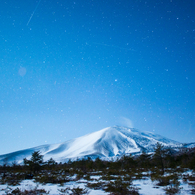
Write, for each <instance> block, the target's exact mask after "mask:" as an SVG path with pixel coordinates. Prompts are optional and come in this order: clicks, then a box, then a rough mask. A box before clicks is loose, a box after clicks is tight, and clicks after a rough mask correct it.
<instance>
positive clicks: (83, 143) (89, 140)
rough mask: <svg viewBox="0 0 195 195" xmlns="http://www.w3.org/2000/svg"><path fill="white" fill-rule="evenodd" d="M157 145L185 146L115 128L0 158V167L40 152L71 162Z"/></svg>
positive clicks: (152, 134)
mask: <svg viewBox="0 0 195 195" xmlns="http://www.w3.org/2000/svg"><path fill="white" fill-rule="evenodd" d="M157 142H159V143H161V144H163V145H165V146H167V147H173V148H176V147H181V146H182V144H181V143H179V142H176V141H173V140H170V139H167V138H165V137H162V136H160V135H156V134H154V133H151V132H140V131H139V130H137V129H135V128H128V127H121V126H113V127H107V128H104V129H101V130H99V131H96V132H93V133H90V134H87V135H84V136H82V137H78V138H75V139H72V140H69V141H66V142H63V143H60V144H53V145H43V146H38V147H35V148H30V149H26V150H21V151H17V152H13V153H10V154H5V155H1V156H0V163H1V164H2V163H3V161H5V160H6V161H8V163H10V162H13V161H17V162H18V163H22V162H23V159H24V158H30V156H31V154H32V152H34V151H37V150H39V151H40V152H41V154H42V155H44V160H49V159H50V158H53V159H54V160H56V161H57V162H65V161H68V160H69V159H72V160H75V159H78V158H79V159H81V158H85V157H91V158H93V159H95V158H97V157H99V158H106V159H110V158H113V157H117V156H122V155H125V154H139V153H141V152H143V151H144V152H152V151H153V149H154V147H155V145H156V144H157Z"/></svg>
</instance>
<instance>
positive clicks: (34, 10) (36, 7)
mask: <svg viewBox="0 0 195 195" xmlns="http://www.w3.org/2000/svg"><path fill="white" fill-rule="evenodd" d="M40 2H41V0H39V2H38V3H37V6H36V7H35V9H34V11H33V13H32V14H31V16H30V18H29V20H28V22H27V24H26V26H28V24H29V23H30V21H31V19H32V17H33V16H34V14H35V12H36V10H37V8H38V6H39V4H40Z"/></svg>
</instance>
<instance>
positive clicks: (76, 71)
mask: <svg viewBox="0 0 195 195" xmlns="http://www.w3.org/2000/svg"><path fill="white" fill-rule="evenodd" d="M194 10H195V1H194V0H185V1H183V0H145V1H143V0H67V1H65V0H20V1H16V0H6V1H5V0H2V1H1V2H0V137H1V138H0V154H3V153H8V152H13V151H16V150H20V149H26V148H29V147H34V146H38V145H43V144H52V143H59V142H64V141H67V140H69V139H72V138H76V137H79V136H82V135H85V134H88V133H91V132H94V131H97V130H100V129H102V128H105V127H108V126H114V125H123V126H128V127H134V128H137V129H139V130H140V131H151V132H154V133H157V134H160V135H163V136H165V137H168V138H171V139H173V140H176V141H180V142H195V11H194Z"/></svg>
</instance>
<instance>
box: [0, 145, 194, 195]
mask: <svg viewBox="0 0 195 195" xmlns="http://www.w3.org/2000/svg"><path fill="white" fill-rule="evenodd" d="M186 170H193V171H195V148H192V149H182V150H180V151H177V152H176V151H174V150H172V149H170V148H165V147H163V146H162V145H161V144H157V145H156V147H155V151H154V153H153V154H146V153H142V154H141V155H140V156H123V157H122V158H120V159H117V160H115V161H104V160H101V159H99V158H97V159H96V160H92V159H91V158H86V159H82V160H77V161H71V160H69V161H68V162H67V163H57V162H55V161H54V160H53V159H50V160H48V161H46V162H44V161H43V156H42V155H41V154H40V152H39V151H36V152H34V153H33V154H32V157H31V159H30V160H27V159H24V163H23V165H17V164H16V163H13V164H12V165H11V166H10V165H9V166H8V165H6V164H4V165H3V166H0V184H6V185H8V186H16V185H18V184H20V182H21V181H22V180H24V179H33V180H34V181H35V182H37V183H41V184H47V183H51V184H59V186H60V189H59V194H72V195H74V194H75V195H76V194H88V193H89V189H94V190H98V189H101V190H104V191H105V192H109V193H110V194H112V195H123V194H126V195H128V194H132V195H133V194H135V195H137V194H139V188H137V187H136V186H134V185H133V180H137V179H146V178H151V180H152V181H153V182H154V184H155V187H159V186H163V189H164V190H165V193H166V194H177V193H179V192H180V190H181V187H180V181H181V179H182V180H183V182H186V183H188V185H190V186H191V194H195V175H194V174H192V175H188V174H185V172H186ZM80 179H85V180H86V181H87V182H86V188H80V187H77V188H76V187H74V188H72V189H70V188H67V187H66V183H67V182H69V181H79V180H80ZM179 180H180V181H179ZM48 193H49V192H46V191H44V189H37V188H35V189H33V190H30V191H28V190H24V191H21V190H20V189H19V188H16V189H15V190H11V188H10V191H9V192H7V194H21V195H22V194H48Z"/></svg>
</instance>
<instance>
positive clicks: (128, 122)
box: [119, 117, 133, 128]
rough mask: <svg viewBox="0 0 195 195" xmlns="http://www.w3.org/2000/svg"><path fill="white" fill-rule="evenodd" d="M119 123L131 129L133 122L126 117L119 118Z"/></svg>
mask: <svg viewBox="0 0 195 195" xmlns="http://www.w3.org/2000/svg"><path fill="white" fill-rule="evenodd" d="M119 122H120V124H121V125H123V126H126V127H130V128H133V122H132V120H130V119H129V118H126V117H120V119H119Z"/></svg>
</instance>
